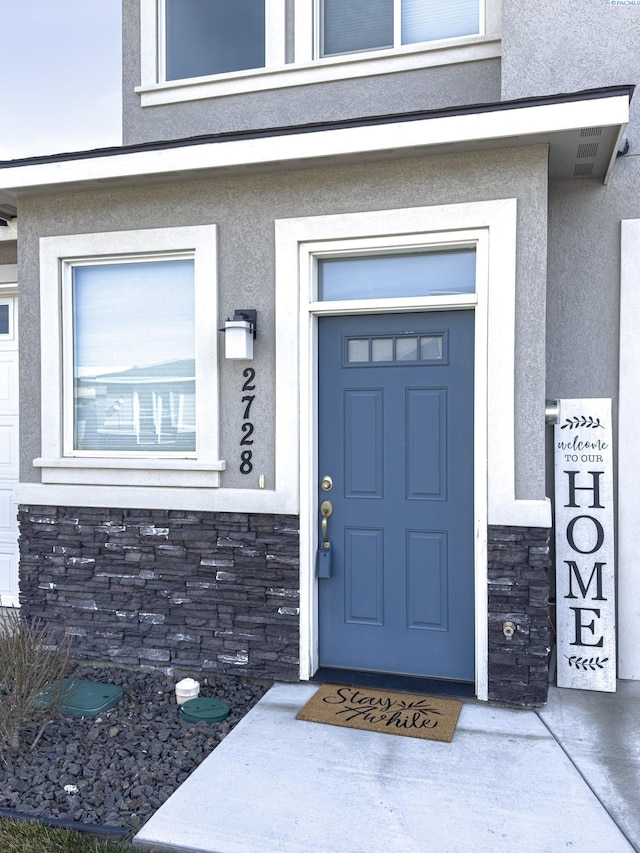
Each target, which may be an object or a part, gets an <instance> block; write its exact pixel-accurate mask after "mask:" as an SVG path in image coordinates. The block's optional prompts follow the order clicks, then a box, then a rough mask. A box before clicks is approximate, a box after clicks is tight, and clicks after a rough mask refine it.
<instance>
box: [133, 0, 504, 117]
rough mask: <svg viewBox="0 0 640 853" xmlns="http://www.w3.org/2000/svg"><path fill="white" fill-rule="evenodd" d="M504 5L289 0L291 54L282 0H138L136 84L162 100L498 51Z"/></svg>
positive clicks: (145, 97) (143, 95)
mask: <svg viewBox="0 0 640 853" xmlns="http://www.w3.org/2000/svg"><path fill="white" fill-rule="evenodd" d="M245 4H246V8H245ZM501 7H502V4H501V2H500V0H456V2H450V0H371V2H369V0H293V27H292V32H293V43H292V44H291V45H290V46H289V48H290V51H291V53H292V56H293V61H289V59H288V58H287V44H286V42H287V38H286V30H287V14H286V0H238V2H237V3H229V2H227V0H140V27H141V81H140V86H138V87H136V92H137V93H138V94H139V95H140V103H141V105H142V106H143V107H147V106H158V105H161V104H170V103H177V102H183V101H192V100H200V99H203V98H215V97H223V96H226V95H233V94H241V93H246V92H259V91H270V90H274V89H281V88H289V87H292V86H306V85H313V84H316V83H321V82H326V81H332V80H345V79H354V78H358V77H369V76H373V75H378V74H386V73H392V72H396V71H404V70H413V69H419V68H426V67H431V66H439V65H449V64H452V63H460V62H471V61H477V60H482V59H491V58H496V57H499V56H500V55H501V45H500V35H501V14H502V12H501ZM251 22H253V23H251ZM250 24H251V25H250ZM263 26H264V31H263V29H262V27H263ZM225 57H226V58H225Z"/></svg>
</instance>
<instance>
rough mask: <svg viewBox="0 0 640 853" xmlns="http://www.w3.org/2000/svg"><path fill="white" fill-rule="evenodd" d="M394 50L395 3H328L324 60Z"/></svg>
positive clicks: (339, 0)
mask: <svg viewBox="0 0 640 853" xmlns="http://www.w3.org/2000/svg"><path fill="white" fill-rule="evenodd" d="M383 47H393V0H324V6H323V49H322V54H323V56H331V55H333V54H336V53H356V52H357V51H359V50H374V49H376V48H383Z"/></svg>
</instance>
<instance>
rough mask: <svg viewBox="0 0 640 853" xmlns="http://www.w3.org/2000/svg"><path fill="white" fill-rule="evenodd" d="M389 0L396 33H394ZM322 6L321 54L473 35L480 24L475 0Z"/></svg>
mask: <svg viewBox="0 0 640 853" xmlns="http://www.w3.org/2000/svg"><path fill="white" fill-rule="evenodd" d="M394 4H395V7H397V8H398V14H399V16H400V22H401V30H402V31H401V33H398V32H396V33H394ZM322 10H323V13H322V36H323V42H322V55H323V56H332V55H335V54H339V53H356V52H358V51H361V50H379V49H381V48H385V47H387V48H388V47H393V46H394V45H400V44H416V43H419V42H427V41H435V40H437V39H446V38H455V37H456V36H467V35H475V34H476V33H478V32H479V28H480V4H479V2H478V0H455V2H453V0H324V2H323V5H322Z"/></svg>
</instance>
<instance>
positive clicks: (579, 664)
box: [565, 655, 609, 671]
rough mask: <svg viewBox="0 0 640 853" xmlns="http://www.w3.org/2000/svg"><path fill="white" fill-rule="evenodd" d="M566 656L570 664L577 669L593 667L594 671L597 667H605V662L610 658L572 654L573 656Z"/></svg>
mask: <svg viewBox="0 0 640 853" xmlns="http://www.w3.org/2000/svg"><path fill="white" fill-rule="evenodd" d="M565 657H566V658H567V660H568V661H569V666H574V667H575V668H576V669H582V670H587V669H591V670H594V671H595V670H596V669H604V664H605V663H606V662H607V661H608V660H609V658H583V657H579V656H578V655H571V657H568V656H567V655H565Z"/></svg>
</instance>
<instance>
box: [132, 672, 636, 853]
mask: <svg viewBox="0 0 640 853" xmlns="http://www.w3.org/2000/svg"><path fill="white" fill-rule="evenodd" d="M316 689H317V686H316V685H310V684H276V685H275V686H274V687H273V688H272V689H271V690H270V691H269V692H268V693H267V694H266V696H265V697H264V698H263V699H262V700H261V701H260V702H259V703H258V704H257V705H256V706H255V707H254V708H253V709H252V710H251V711H250V712H249V714H247V716H246V717H245V718H244V719H243V720H242V722H241V723H240V724H239V725H238V726H236V728H235V729H234V730H233V731H232V732H231V734H230V735H228V736H227V738H225V740H224V741H223V742H222V743H221V744H220V746H218V747H217V749H216V750H215V751H214V752H213V753H212V754H211V755H210V756H209V757H208V758H207V759H206V760H205V761H204V762H203V763H202V764H201V765H200V767H198V769H197V770H195V771H194V773H192V775H191V776H190V777H189V778H188V779H187V781H186V782H185V783H184V784H183V785H181V786H180V788H179V789H178V790H177V791H176V792H175V794H174V795H173V796H172V797H171V798H170V799H169V800H168V801H167V802H166V803H165V804H164V805H163V806H162V807H161V808H160V809H159V810H158V811H157V812H156V813H155V815H153V817H152V818H151V819H150V820H149V821H148V822H147V823H146V824H145V826H144V827H143V828H142V830H141V831H140V832H139V833H138V835H137V836H136V839H135V842H134V843H135V844H136V846H139V847H143V848H152V849H156V850H162V851H164V850H173V851H200V852H201V853H307V851H308V853H339V851H348V853H397V852H399V851H401V853H431V852H432V851H433V853H449V852H450V853H466V851H469V853H484V851H486V853H496V851H502V850H518V851H522V853H557V851H560V850H565V849H574V850H576V851H577V850H579V851H580V853H618V851H620V853H622V851H631V850H638V849H640V794H639V790H640V784H639V783H640V753H639V750H640V746H639V742H640V737H639V735H640V684H638V683H631V682H626V683H621V684H620V690H619V692H618V693H617V694H596V693H591V692H589V693H582V692H579V691H569V690H558V689H556V688H552V691H551V696H550V701H549V704H548V706H547V708H545V709H544V710H543V711H541V712H539V713H536V712H534V711H522V710H511V709H506V708H498V707H494V706H491V705H485V704H482V703H478V702H466V703H465V704H464V707H463V709H462V712H461V715H460V719H459V722H458V727H457V729H456V732H455V735H454V738H453V741H452V743H450V744H446V743H437V742H435V741H426V740H419V739H414V738H408V737H398V736H393V735H386V734H372V733H369V732H363V731H356V730H352V729H343V728H338V727H335V726H328V725H320V724H318V723H308V722H301V721H299V720H296V719H295V715H296V713H297V711H298V709H299V708H301V707H302V705H303V704H304V703H305V702H306V701H307V699H308V698H309V697H310V696H311V695H312V694H313V692H314V691H315V690H316ZM634 845H635V846H634Z"/></svg>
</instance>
